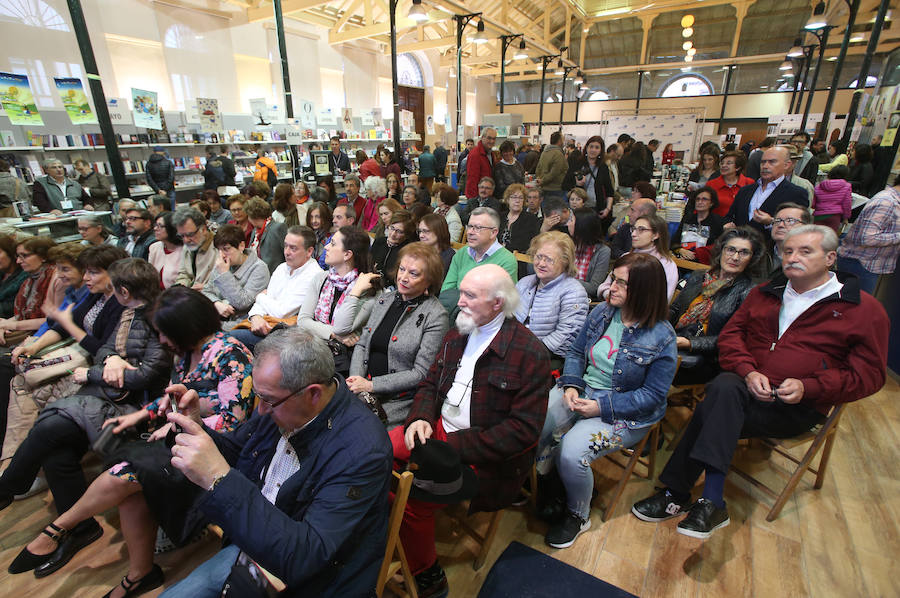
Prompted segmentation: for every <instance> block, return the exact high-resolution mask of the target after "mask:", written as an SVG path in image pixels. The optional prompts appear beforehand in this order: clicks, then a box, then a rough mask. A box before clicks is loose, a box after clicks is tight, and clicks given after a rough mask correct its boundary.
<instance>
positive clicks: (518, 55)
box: [513, 39, 528, 60]
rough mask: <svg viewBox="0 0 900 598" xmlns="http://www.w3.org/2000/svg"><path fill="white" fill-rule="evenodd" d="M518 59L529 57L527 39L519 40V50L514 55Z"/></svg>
mask: <svg viewBox="0 0 900 598" xmlns="http://www.w3.org/2000/svg"><path fill="white" fill-rule="evenodd" d="M513 58H515V59H516V60H525V59H526V58H528V54H526V53H525V40H524V39H523V40H522V41H520V42H519V51H518V52H516V53H515V55H514V56H513Z"/></svg>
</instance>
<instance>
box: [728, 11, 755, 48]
mask: <svg viewBox="0 0 900 598" xmlns="http://www.w3.org/2000/svg"><path fill="white" fill-rule="evenodd" d="M749 8H750V4H749V3H747V2H741V3H739V4H736V5H735V7H734V9H735V10H736V11H737V15H736V16H737V26H736V27H735V28H734V41H733V42H731V56H737V53H738V46H739V45H740V42H741V29H742V28H743V26H744V17H746V16H747V10H748V9H749Z"/></svg>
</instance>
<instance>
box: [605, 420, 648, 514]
mask: <svg viewBox="0 0 900 598" xmlns="http://www.w3.org/2000/svg"><path fill="white" fill-rule="evenodd" d="M649 438H650V431H648V432H647V433H646V434H644V437H643V438H641V441H640V442H638V443H637V444H636V445H635V446H634V447H633V449H632V450H633V452H632V454H631V458H630V459H628V463H627V464H626V465H625V471H624V472H622V477H621V478H620V479H619V483H618V484H616V489H615V491H614V492H613V495H612V497H611V498H610V499H609V503H608V504H607V505H606V510H605V511H603V521H607V520H608V519H609V517H610V515H612V513H613V510H615V508H616V503H618V502H619V497H621V496H622V492H624V491H625V484H627V483H628V478H630V477H631V473H632V472H633V471H634V466H635V465H636V464H637V462H638V459H640V458H641V452H642V451H643V450H644V445H645V444H647V440H649Z"/></svg>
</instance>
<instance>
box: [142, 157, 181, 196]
mask: <svg viewBox="0 0 900 598" xmlns="http://www.w3.org/2000/svg"><path fill="white" fill-rule="evenodd" d="M147 184H148V185H150V187H151V188H153V190H154V191H156V192H159V191H171V190H172V189H174V188H175V166H174V165H173V164H172V163H171V162H169V160H168V159H167V158H166V157H165V156H163V155H162V154H153V155H152V156H150V159H149V160H147Z"/></svg>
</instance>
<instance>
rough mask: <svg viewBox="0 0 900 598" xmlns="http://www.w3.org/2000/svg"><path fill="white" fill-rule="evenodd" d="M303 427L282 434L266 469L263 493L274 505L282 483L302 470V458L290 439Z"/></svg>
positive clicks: (307, 423)
mask: <svg viewBox="0 0 900 598" xmlns="http://www.w3.org/2000/svg"><path fill="white" fill-rule="evenodd" d="M316 417H318V415H317V416H316ZM314 421H316V418H315V417H314V418H312V419H311V420H309V421H308V422H306V424H305V425H304V426H303V428H305V427H306V426H308V425H309V424H311V423H313V422H314ZM303 428H300V429H299V430H294V431H293V432H291V433H289V434H287V435H284V434H282V435H281V437H280V438H279V439H278V445H276V447H275V454H274V455H272V460H271V461H270V462H269V467H268V468H267V469H266V470H264V473H263V475H264V476H265V478H266V479H265V482H264V483H263V488H262V495H263V496H265V497H266V500H268V501H269V502H270V503H272V504H273V505H274V504H275V499H276V498H278V492H279V491H280V490H281V485H282V484H284V482H285V480H287V479H288V478H289V477H291V476H292V475H294V474H295V473H297V472H298V471H299V470H300V459H298V458H297V451H295V450H294V447H293V446H291V443H290V441H289V439H290V437H291V436H293V435H294V434H296V433H297V432H299V431H300V430H302V429H303Z"/></svg>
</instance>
